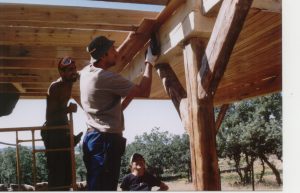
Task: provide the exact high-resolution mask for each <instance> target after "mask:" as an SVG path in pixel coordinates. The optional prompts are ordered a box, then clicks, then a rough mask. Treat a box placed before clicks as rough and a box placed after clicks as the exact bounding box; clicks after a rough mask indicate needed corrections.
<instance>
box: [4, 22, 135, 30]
mask: <svg viewBox="0 0 300 193" xmlns="http://www.w3.org/2000/svg"><path fill="white" fill-rule="evenodd" d="M0 26H1V27H12V26H16V27H22V28H26V27H39V28H41V29H43V28H44V29H51V30H55V29H65V30H93V31H94V30H106V31H120V32H123V31H125V32H130V31H136V30H137V29H138V26H137V25H115V24H85V23H82V24H81V23H80V24H76V23H75V24H74V23H68V24H65V23H53V22H52V23H50V22H45V21H1V23H0Z"/></svg>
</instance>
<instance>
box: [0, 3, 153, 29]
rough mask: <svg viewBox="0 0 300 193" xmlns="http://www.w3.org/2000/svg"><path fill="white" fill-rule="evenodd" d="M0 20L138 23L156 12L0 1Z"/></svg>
mask: <svg viewBox="0 0 300 193" xmlns="http://www.w3.org/2000/svg"><path fill="white" fill-rule="evenodd" d="M0 12H1V14H0V21H27V22H30V21H31V22H48V23H59V24H65V25H66V27H67V26H68V24H92V25H95V24H114V25H139V24H140V23H141V21H142V20H143V18H150V19H151V18H155V17H156V16H157V14H158V13H157V12H148V11H135V10H118V9H104V8H86V7H68V6H50V5H28V4H5V3H0Z"/></svg>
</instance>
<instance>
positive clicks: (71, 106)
mask: <svg viewBox="0 0 300 193" xmlns="http://www.w3.org/2000/svg"><path fill="white" fill-rule="evenodd" d="M67 109H68V110H67V111H68V113H75V112H77V104H76V103H70V104H69V106H68V107H67Z"/></svg>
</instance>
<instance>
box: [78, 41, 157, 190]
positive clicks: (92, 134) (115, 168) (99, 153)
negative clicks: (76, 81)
mask: <svg viewBox="0 0 300 193" xmlns="http://www.w3.org/2000/svg"><path fill="white" fill-rule="evenodd" d="M87 51H88V52H89V54H90V56H91V61H90V64H89V65H87V66H86V67H85V68H84V69H82V71H81V73H80V97H81V104H82V107H83V110H84V111H85V113H86V116H87V121H86V123H87V127H88V130H87V133H86V135H85V137H84V140H83V153H84V155H83V159H84V163H85V166H86V168H87V186H88V190H98V191H99V190H103V191H113V190H117V185H118V178H119V174H120V164H121V156H122V155H123V153H124V150H125V146H126V139H125V138H124V137H123V136H122V132H123V130H124V116H123V110H124V109H125V108H126V106H127V105H128V104H129V103H130V102H131V100H132V99H133V98H134V97H149V95H150V91H151V82H152V65H153V64H154V61H155V60H156V58H157V57H156V56H153V55H152V53H151V51H150V49H148V52H147V56H146V60H145V65H146V68H145V72H144V75H143V78H142V80H141V82H140V83H139V84H138V85H136V84H134V83H132V82H130V81H129V80H127V79H125V78H123V77H122V76H121V75H119V74H117V73H114V72H111V71H109V70H108V69H109V68H110V67H112V66H114V65H116V61H117V57H118V52H117V51H116V49H115V47H114V41H112V40H109V39H107V38H106V37H104V36H98V37H96V38H95V39H93V40H92V41H91V42H90V44H89V45H88V47H87Z"/></svg>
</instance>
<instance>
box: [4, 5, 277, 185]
mask: <svg viewBox="0 0 300 193" xmlns="http://www.w3.org/2000/svg"><path fill="white" fill-rule="evenodd" d="M94 2H95V3H96V2H97V1H94ZM114 2H126V3H143V4H152V5H164V6H165V7H164V8H163V10H162V11H161V12H159V13H157V12H149V11H134V10H121V9H103V8H87V7H72V6H46V5H27V4H9V3H5V4H3V3H2V4H0V12H1V14H0V94H1V93H5V92H8V93H14V92H17V93H20V95H21V98H31V99H36V98H43V99H44V98H45V96H46V92H47V88H48V86H49V84H50V83H51V82H52V81H54V80H55V79H57V78H58V73H57V69H56V63H57V61H58V59H59V58H61V57H63V56H65V55H69V56H71V57H73V58H74V59H75V60H76V63H77V66H78V68H79V70H80V69H81V68H83V67H84V66H85V65H86V64H87V63H88V61H89V56H88V54H87V52H86V50H85V47H86V45H87V44H88V42H89V41H90V40H91V39H92V38H94V37H96V36H98V35H105V36H107V37H109V38H110V39H113V40H115V45H116V46H117V47H118V51H119V55H120V57H119V58H118V64H117V65H116V66H115V67H113V68H111V69H110V70H111V71H114V72H117V73H121V74H122V75H123V76H124V77H126V78H128V79H129V80H132V81H133V82H137V81H138V80H140V77H141V75H142V71H143V69H144V64H143V63H144V53H145V50H146V48H147V46H148V42H149V38H150V35H151V33H152V32H157V33H158V37H159V39H160V44H161V55H160V57H159V58H158V61H157V65H156V66H155V70H156V71H157V73H154V74H153V76H154V77H153V83H152V90H151V95H150V99H171V100H172V102H173V103H174V107H175V109H176V110H177V112H178V114H179V115H180V117H181V120H182V123H183V125H184V127H185V129H186V130H187V132H188V134H189V136H190V149H191V160H192V163H191V165H192V177H193V183H194V187H195V190H220V189H221V186H220V184H221V183H220V174H219V172H218V171H219V170H218V158H217V154H216V133H217V131H218V128H219V127H220V125H221V122H222V119H223V117H224V115H225V112H226V109H227V108H228V104H231V103H233V102H236V101H240V100H243V99H248V98H251V97H256V96H261V95H266V94H269V93H273V92H280V91H281V88H282V60H281V58H282V51H281V50H282V49H281V47H282V34H281V26H282V24H281V0H132V1H130V0H128V1H127V0H114ZM72 96H73V98H74V99H75V100H78V98H79V96H80V94H79V87H78V85H75V88H74V89H73V94H72ZM217 106H221V112H220V114H219V116H218V118H217V119H216V120H215V117H214V107H217Z"/></svg>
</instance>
